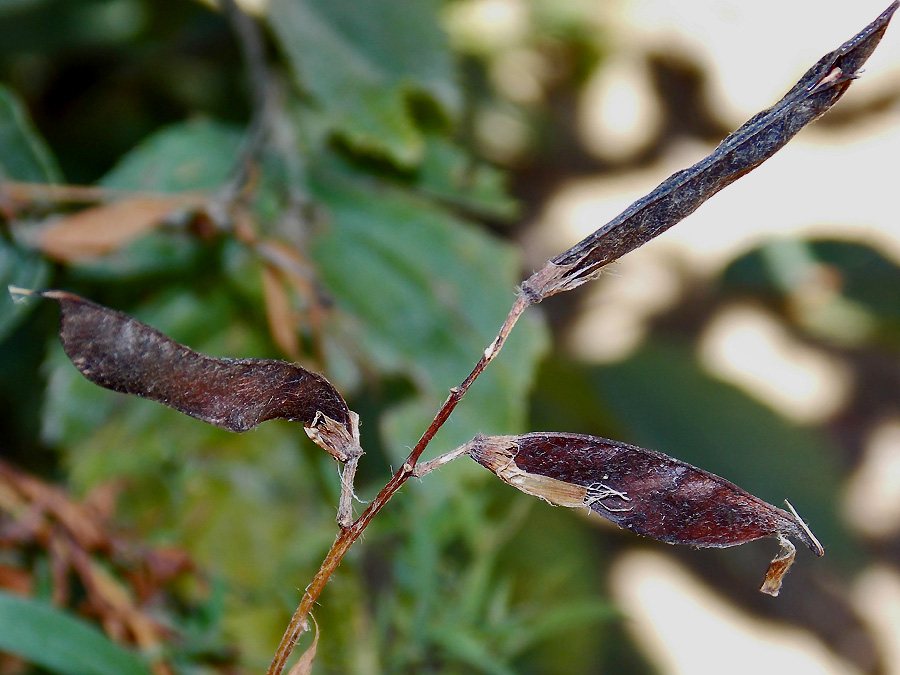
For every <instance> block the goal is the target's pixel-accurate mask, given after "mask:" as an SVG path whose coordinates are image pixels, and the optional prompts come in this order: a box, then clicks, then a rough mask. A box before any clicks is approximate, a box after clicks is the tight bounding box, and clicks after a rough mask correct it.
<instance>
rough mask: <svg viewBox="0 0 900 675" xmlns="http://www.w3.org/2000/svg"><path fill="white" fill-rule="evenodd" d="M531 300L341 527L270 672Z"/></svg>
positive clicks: (277, 669)
mask: <svg viewBox="0 0 900 675" xmlns="http://www.w3.org/2000/svg"><path fill="white" fill-rule="evenodd" d="M530 304H532V300H530V299H528V298H527V297H526V296H525V295H523V294H520V295H519V297H518V298H516V302H515V304H513V307H512V309H511V310H510V311H509V315H508V316H507V317H506V321H504V322H503V326H501V328H500V332H499V333H497V337H496V338H494V341H493V342H492V343H491V344H490V346H489V347H488V348H487V349H485V350H484V354H483V355H482V356H481V359H479V361H478V363H477V364H475V367H474V368H473V369H472V372H471V373H469V376H468V377H467V378H466V379H465V380H463V382H462V384H460V385H459V386H458V387H454V388H453V389H451V390H450V395H449V396H448V397H447V400H446V401H444V404H443V405H442V406H441V408H440V410H438V412H437V415H435V417H434V419H433V420H432V422H431V424H430V425H428V429H426V430H425V433H424V434H422V437H421V438H420V439H419V442H418V443H416V446H415V447H414V448H413V449H412V452H410V453H409V456H408V457H407V458H406V461H405V462H403V464H402V465H401V466H400V468H399V469H397V471H396V472H395V473H394V475H393V476H391V479H390V480H389V481H388V482H387V484H386V485H385V486H384V487H383V488H381V491H380V492H379V493H378V495H377V496H376V497H375V499H373V500H372V502H371V503H370V504H369V506H368V507H367V508H366V510H365V511H363V513H362V515H361V516H360V517H359V518H357V519H356V520H355V521H354V522H353V524H352V525H350V526H349V527H346V528H344V529H343V530H341V533H340V534H339V535H338V536H337V539H335V540H334V544H332V545H331V550H330V551H328V555H327V556H325V560H323V561H322V565H321V566H320V567H319V571H318V572H317V573H316V576H315V577H313V580H312V582H311V583H310V584H309V586H307V587H306V593H304V595H303V599H302V600H301V601H300V605H299V606H298V607H297V610H296V611H295V612H294V616H293V617H291V622H290V624H288V627H287V630H286V631H285V632H284V635H283V636H282V638H281V642H280V643H279V644H278V649H277V650H276V652H275V656H274V658H273V659H272V663H271V664H270V665H269V670H268V671H267V675H281V674H282V672H283V671H284V667H285V665H286V663H287V660H288V657H289V656H290V655H291V652H292V651H293V649H294V645H295V644H297V640H298V639H299V638H300V635H301V634H302V633H303V632H304V631H305V630H306V628H307V627H306V618H307V616H309V612H310V610H311V609H312V607H313V605H314V604H315V602H316V601H317V600H318V598H319V594H320V593H321V592H322V589H323V588H325V584H326V582H327V581H328V579H329V578H330V577H331V575H332V574H333V573H334V571H335V570H336V569H337V567H338V565H340V563H341V560H342V559H343V557H344V554H346V553H347V551H348V550H350V547H351V546H353V543H354V542H355V541H356V540H357V539H359V536H360V535H361V534H362V533H363V531H364V530H365V529H366V527H367V526H368V525H369V522H371V520H372V518H374V517H375V515H376V514H377V513H378V512H379V511H380V510H381V509H382V507H384V505H385V504H387V502H388V500H390V498H391V497H393V496H394V493H395V492H397V490H399V489H400V488H401V487H402V486H403V484H404V483H405V482H406V481H407V480H408V479H409V477H410V476H412V475H413V472H414V470H415V467H416V464H417V463H418V461H419V458H420V457H421V456H422V453H423V452H424V451H425V448H427V447H428V444H429V443H430V442H431V439H432V438H434V436H435V434H437V432H438V430H439V429H440V428H441V427H442V426H443V425H444V422H446V421H447V419H448V418H449V417H450V413H452V412H453V409H454V408H456V406H457V404H458V403H459V402H460V400H462V397H463V396H465V394H466V392H467V391H468V390H469V387H471V386H472V383H473V382H475V380H476V379H478V376H479V375H481V373H482V372H484V369H485V368H486V367H487V365H488V364H489V363H490V362H491V361H492V360H493V359H494V357H495V356H497V354H498V353H500V349H501V348H502V347H503V343H504V342H506V338H507V337H509V334H510V332H512V329H513V326H515V325H516V321H518V319H519V317H520V316H521V315H522V312H524V311H525V310H526V309H527V308H528V306H529V305H530Z"/></svg>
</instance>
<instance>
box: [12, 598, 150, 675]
mask: <svg viewBox="0 0 900 675" xmlns="http://www.w3.org/2000/svg"><path fill="white" fill-rule="evenodd" d="M0 651H5V652H8V653H10V654H15V655H16V656H20V657H22V658H23V659H25V660H26V661H29V662H30V663H32V664H34V665H37V666H41V667H42V668H46V669H47V670H49V671H51V672H54V673H62V674H63V675H129V674H134V675H149V672H150V671H149V670H148V669H147V667H146V666H145V665H144V664H143V662H142V661H141V660H140V659H139V658H138V657H137V656H136V655H135V654H134V653H132V652H130V651H128V650H126V649H124V648H123V647H120V646H119V645H117V644H115V643H114V642H112V641H110V640H109V638H107V637H106V636H105V635H103V633H101V632H100V631H99V630H97V629H96V628H94V627H93V626H92V625H90V624H88V623H86V622H85V621H82V620H81V619H78V618H76V617H74V616H72V615H71V614H68V613H66V612H64V611H62V610H59V609H57V608H55V607H53V606H52V605H48V604H46V603H44V602H39V601H37V600H31V599H28V598H21V597H18V596H15V595H10V594H9V593H4V592H3V591H0Z"/></svg>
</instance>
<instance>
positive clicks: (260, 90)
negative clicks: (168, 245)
mask: <svg viewBox="0 0 900 675" xmlns="http://www.w3.org/2000/svg"><path fill="white" fill-rule="evenodd" d="M220 5H221V8H222V13H223V14H224V15H225V18H226V19H228V21H229V23H230V24H231V26H232V29H233V30H234V33H235V36H236V37H237V42H238V46H239V47H240V50H241V56H242V57H243V60H244V67H245V69H246V71H247V72H246V76H247V83H248V85H249V86H250V91H251V94H252V96H251V101H252V106H253V110H252V116H251V118H250V124H249V125H248V128H247V138H246V140H245V142H244V147H243V148H242V150H241V155H240V157H239V158H238V160H237V162H236V163H235V167H234V174H233V176H232V177H231V179H230V180H229V181H228V182H227V183H226V184H225V186H224V187H223V188H222V189H221V191H220V194H219V198H220V200H221V201H222V202H223V203H225V204H230V203H231V202H232V201H234V200H235V199H236V198H237V197H238V195H239V194H240V193H241V191H242V190H243V188H244V186H245V185H246V184H247V182H248V180H249V177H250V168H251V165H252V163H253V160H254V159H255V158H256V157H257V155H258V154H259V152H260V150H261V149H262V146H263V143H264V142H265V140H266V136H267V135H268V132H269V128H270V126H271V119H272V115H273V114H274V112H275V108H276V106H275V103H274V101H273V96H272V92H273V85H272V75H271V73H270V72H269V67H268V65H267V64H266V50H265V42H264V41H263V37H262V33H261V31H260V30H259V26H258V25H257V24H256V22H255V21H254V20H253V19H252V18H251V17H250V16H248V15H247V14H246V13H245V12H244V10H242V9H241V8H240V6H238V4H237V2H235V0H220Z"/></svg>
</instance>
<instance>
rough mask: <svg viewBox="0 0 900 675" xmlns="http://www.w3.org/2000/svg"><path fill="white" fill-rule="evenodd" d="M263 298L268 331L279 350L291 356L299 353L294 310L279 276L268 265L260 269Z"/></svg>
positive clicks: (295, 356)
mask: <svg viewBox="0 0 900 675" xmlns="http://www.w3.org/2000/svg"><path fill="white" fill-rule="evenodd" d="M262 286H263V298H264V299H265V301H266V319H267V320H268V322H269V332H270V333H271V334H272V339H273V340H274V341H275V344H277V345H278V346H279V347H280V348H281V350H282V351H283V352H284V353H285V354H287V355H288V356H290V357H291V358H297V356H298V355H299V353H300V341H299V339H298V337H297V331H296V330H295V328H294V323H295V322H294V319H295V317H294V312H293V311H292V310H291V300H290V297H289V296H288V292H287V289H285V287H284V284H283V283H282V279H281V276H280V275H279V274H278V272H277V271H276V270H275V269H273V268H272V267H271V266H270V265H264V266H263V269H262Z"/></svg>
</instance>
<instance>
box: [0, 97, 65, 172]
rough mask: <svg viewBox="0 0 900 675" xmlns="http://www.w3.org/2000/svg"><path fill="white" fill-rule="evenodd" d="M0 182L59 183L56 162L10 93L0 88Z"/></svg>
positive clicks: (18, 101) (19, 102)
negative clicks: (1, 179)
mask: <svg viewBox="0 0 900 675" xmlns="http://www.w3.org/2000/svg"><path fill="white" fill-rule="evenodd" d="M0 178H6V179H9V180H19V181H25V182H29V183H61V182H62V174H61V172H60V170H59V167H58V166H57V165H56V160H55V159H54V158H53V155H52V154H51V153H50V150H49V149H48V148H47V146H46V145H45V144H44V141H43V139H42V138H41V137H40V135H39V134H38V132H37V130H36V129H35V128H34V125H33V124H32V123H31V120H30V119H29V117H28V113H27V112H26V110H25V106H24V105H22V102H21V101H20V100H19V98H18V96H16V95H15V94H14V93H13V92H12V91H11V90H9V89H8V88H7V87H4V86H3V85H0Z"/></svg>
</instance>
